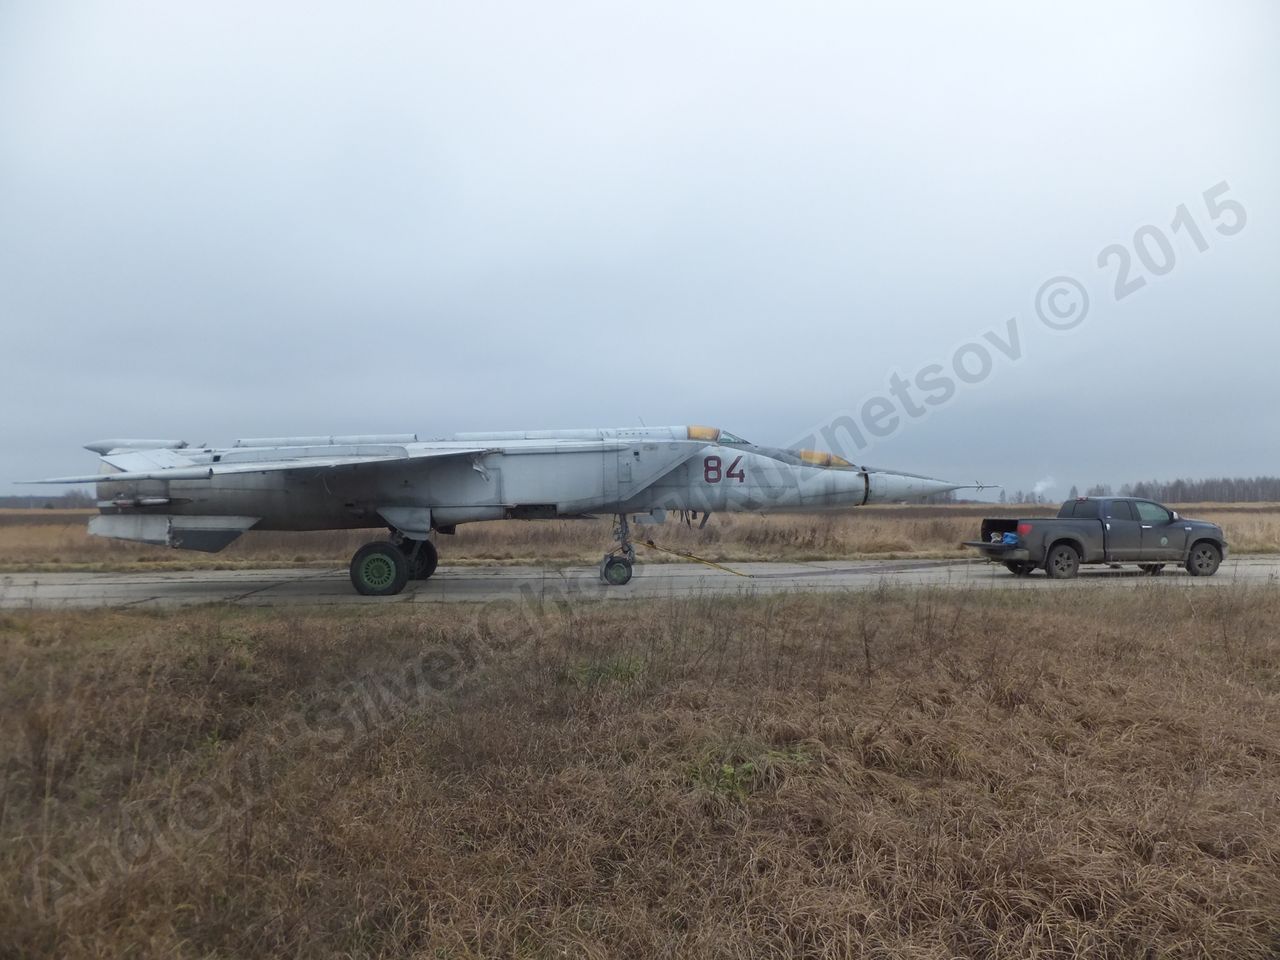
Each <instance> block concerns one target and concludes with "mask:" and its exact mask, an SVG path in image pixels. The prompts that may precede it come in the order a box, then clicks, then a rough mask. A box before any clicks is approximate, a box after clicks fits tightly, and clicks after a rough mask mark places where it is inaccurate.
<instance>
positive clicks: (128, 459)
mask: <svg viewBox="0 0 1280 960" xmlns="http://www.w3.org/2000/svg"><path fill="white" fill-rule="evenodd" d="M492 449H493V448H486V447H429V446H425V445H415V446H412V447H393V448H386V447H383V448H379V449H377V450H376V451H375V450H370V451H369V452H368V453H352V454H346V455H336V456H304V455H294V456H289V455H288V454H289V453H291V452H293V451H289V450H287V449H284V450H277V451H269V452H268V451H265V450H258V451H256V452H255V453H256V456H257V457H258V459H249V458H247V457H246V456H245V455H244V454H241V455H239V456H237V454H236V453H235V452H228V453H226V454H225V455H222V457H221V459H220V460H219V461H218V462H214V463H200V462H197V461H196V460H194V459H192V458H190V457H186V456H183V455H182V454H181V453H179V452H178V451H175V450H146V451H128V452H122V453H113V454H111V455H108V456H104V457H103V458H102V459H103V460H104V461H106V462H107V463H109V464H111V465H112V466H113V467H116V468H117V469H118V470H119V471H120V472H118V473H94V474H87V475H84V476H79V477H50V478H49V479H47V480H28V481H26V482H27V483H63V484H71V483H103V482H109V483H114V482H130V481H135V480H211V479H213V478H214V477H220V476H227V475H232V474H237V473H278V472H286V471H295V470H336V469H339V468H342V467H363V466H372V465H375V464H389V463H410V462H419V461H426V460H438V459H445V458H450V457H470V456H476V455H478V454H483V453H489V452H491V451H492ZM264 454H267V456H263V455H264ZM268 457H269V458H268Z"/></svg>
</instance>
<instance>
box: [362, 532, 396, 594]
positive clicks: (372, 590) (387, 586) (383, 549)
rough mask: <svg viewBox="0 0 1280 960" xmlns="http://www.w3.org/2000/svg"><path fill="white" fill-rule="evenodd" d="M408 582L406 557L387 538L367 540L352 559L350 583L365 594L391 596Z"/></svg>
mask: <svg viewBox="0 0 1280 960" xmlns="http://www.w3.org/2000/svg"><path fill="white" fill-rule="evenodd" d="M408 582H409V560H408V558H407V557H406V556H405V555H404V554H403V553H401V552H400V548H399V547H397V546H396V545H395V544H394V543H392V542H391V541H389V540H378V541H377V542H375V543H366V544H365V545H364V546H363V547H361V548H360V549H359V550H357V551H356V555H355V556H354V557H352V558H351V585H352V586H353V587H355V588H356V592H357V593H360V594H363V595H364V596H366V597H393V596H395V595H396V594H397V593H399V592H400V591H401V590H403V589H404V585H405V584H406V583H408Z"/></svg>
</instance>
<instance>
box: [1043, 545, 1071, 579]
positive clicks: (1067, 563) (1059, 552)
mask: <svg viewBox="0 0 1280 960" xmlns="http://www.w3.org/2000/svg"><path fill="white" fill-rule="evenodd" d="M1044 572H1045V573H1047V574H1048V575H1049V576H1050V577H1052V578H1053V579H1054V580H1070V579H1072V578H1073V577H1075V575H1076V574H1077V573H1079V572H1080V554H1079V553H1078V552H1077V551H1076V548H1075V547H1073V546H1072V545H1071V544H1069V543H1055V544H1054V545H1053V546H1052V547H1050V548H1049V552H1048V554H1046V555H1045V558H1044Z"/></svg>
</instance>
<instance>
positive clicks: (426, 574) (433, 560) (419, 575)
mask: <svg viewBox="0 0 1280 960" xmlns="http://www.w3.org/2000/svg"><path fill="white" fill-rule="evenodd" d="M409 565H410V572H409V579H410V580H430V579H431V575H432V574H433V573H435V572H436V567H438V566H440V553H439V551H437V550H436V545H435V544H434V543H432V542H431V541H430V540H423V541H422V545H421V546H420V547H418V554H417V556H415V557H413V559H411V560H410V561H409Z"/></svg>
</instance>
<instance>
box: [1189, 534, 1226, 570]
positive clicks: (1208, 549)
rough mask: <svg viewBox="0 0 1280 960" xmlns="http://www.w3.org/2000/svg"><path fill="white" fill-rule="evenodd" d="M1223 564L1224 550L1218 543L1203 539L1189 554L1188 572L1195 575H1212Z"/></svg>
mask: <svg viewBox="0 0 1280 960" xmlns="http://www.w3.org/2000/svg"><path fill="white" fill-rule="evenodd" d="M1221 564H1222V551H1221V550H1219V549H1218V546H1217V544H1215V543H1211V542H1210V541H1208V540H1201V541H1200V542H1199V543H1197V544H1194V545H1193V546H1192V547H1191V552H1190V553H1189V554H1187V573H1189V574H1191V575H1192V576H1193V577H1212V576H1213V575H1214V574H1215V573H1217V572H1218V567H1219V566H1220V565H1221Z"/></svg>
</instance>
